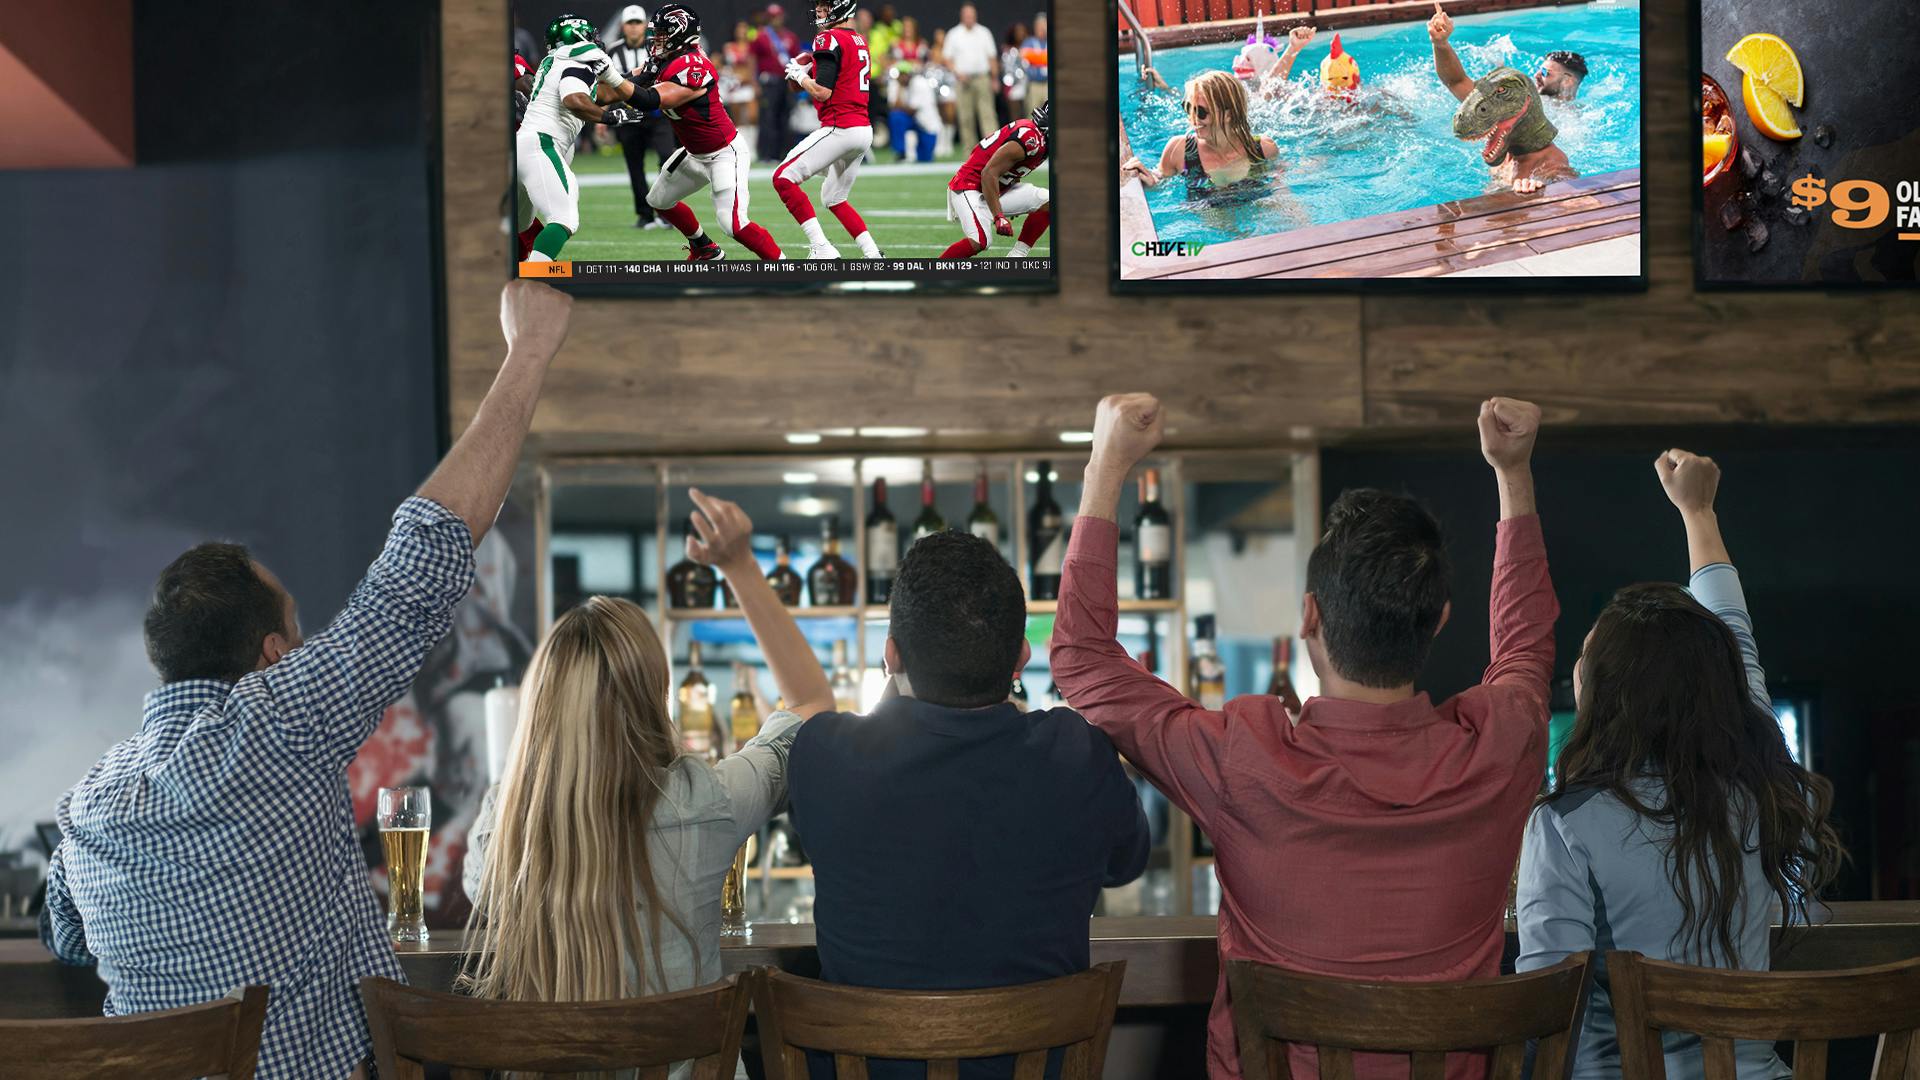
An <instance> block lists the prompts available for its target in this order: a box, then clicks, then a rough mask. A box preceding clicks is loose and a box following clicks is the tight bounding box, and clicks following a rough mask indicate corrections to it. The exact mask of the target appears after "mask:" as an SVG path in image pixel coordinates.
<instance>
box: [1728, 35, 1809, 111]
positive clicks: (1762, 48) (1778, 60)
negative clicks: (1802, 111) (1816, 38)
mask: <svg viewBox="0 0 1920 1080" xmlns="http://www.w3.org/2000/svg"><path fill="white" fill-rule="evenodd" d="M1727 63H1729V64H1732V65H1733V66H1734V67H1737V68H1739V69H1740V70H1741V71H1743V72H1745V73H1746V75H1747V77H1748V78H1750V79H1752V80H1753V81H1755V82H1757V83H1759V84H1760V85H1761V86H1764V87H1766V88H1767V89H1769V90H1771V91H1773V92H1774V93H1776V94H1779V95H1780V96H1781V97H1783V98H1785V99H1786V100H1787V104H1789V105H1792V106H1793V107H1794V108H1796V109H1797V108H1799V107H1800V106H1802V105H1804V104H1806V101H1807V99H1806V76H1805V75H1804V74H1803V73H1802V72H1801V71H1800V58H1799V57H1798V56H1796V55H1794V52H1793V46H1791V45H1788V44H1787V43H1786V42H1784V41H1782V40H1780V37H1779V35H1777V34H1748V35H1747V36H1746V37H1743V38H1741V39H1740V40H1739V41H1738V42H1736V43H1734V46H1733V48H1731V49H1728V50H1727Z"/></svg>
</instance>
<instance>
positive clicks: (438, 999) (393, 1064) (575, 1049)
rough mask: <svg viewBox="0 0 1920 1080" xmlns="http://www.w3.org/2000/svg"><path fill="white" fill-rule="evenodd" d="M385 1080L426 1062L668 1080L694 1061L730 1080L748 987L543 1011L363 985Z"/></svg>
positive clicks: (402, 1077) (459, 1072)
mask: <svg viewBox="0 0 1920 1080" xmlns="http://www.w3.org/2000/svg"><path fill="white" fill-rule="evenodd" d="M360 997H361V1000H363V1001H365V1002H366V1006H367V1027H368V1029H369V1031H370V1032H371V1033H372V1035H373V1056H374V1062H375V1063H376V1064H377V1065H379V1067H380V1076H381V1077H382V1080H423V1078H424V1077H425V1076H426V1069H425V1066H426V1064H427V1063H428V1062H433V1063H437V1064H440V1065H445V1066H448V1067H449V1069H450V1071H451V1072H452V1075H453V1077H454V1080H486V1076H487V1074H488V1072H490V1071H494V1070H513V1071H515V1072H523V1073H573V1072H585V1071H592V1070H614V1069H637V1070H638V1071H639V1077H640V1080H666V1077H667V1073H668V1070H669V1069H670V1067H671V1066H672V1065H673V1064H674V1063H675V1062H679V1061H689V1060H690V1061H693V1062H694V1067H693V1076H694V1080H732V1077H733V1073H734V1067H735V1065H736V1064H737V1063H738V1062H739V1060H740V1036H741V1033H742V1032H743V1031H744V1030H745V1029H746V1026H747V1005H748V1003H749V1001H750V1000H751V987H750V980H749V979H748V978H746V977H744V976H739V975H734V976H730V977H728V978H726V979H723V980H721V981H720V982H717V983H714V984H713V985H711V986H703V987H699V988H698V989H694V990H682V991H680V992H679V993H674V994H662V995H660V996H658V997H647V998H631V999H627V1000H623V1001H589V1002H565V1003H556V1004H549V1003H544V1002H525V1001H486V1000H480V999H477V998H471V997H466V996H464V995H461V994H441V993H436V992H434V991H432V990H417V989H415V988H413V987H411V986H406V985H403V984H401V983H397V982H394V981H392V980H391V979H380V978H365V979H361V980H360Z"/></svg>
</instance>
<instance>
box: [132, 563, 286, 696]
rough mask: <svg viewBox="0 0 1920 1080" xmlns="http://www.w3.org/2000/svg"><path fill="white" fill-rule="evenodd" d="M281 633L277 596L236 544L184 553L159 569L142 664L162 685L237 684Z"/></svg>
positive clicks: (281, 615) (282, 620) (281, 614)
mask: <svg viewBox="0 0 1920 1080" xmlns="http://www.w3.org/2000/svg"><path fill="white" fill-rule="evenodd" d="M286 631H287V625H286V611H285V609H284V607H283V606H282V600H281V595H280V593H278V592H277V591H275V590H274V588H273V587H272V586H271V585H268V584H267V583H266V581H265V580H264V579H262V578H261V577H260V573H259V571H258V570H256V569H254V565H253V556H252V555H250V554H249V553H248V552H247V549H246V548H245V547H243V546H241V545H239V544H221V543H206V544H200V545H198V546H196V547H192V548H189V549H188V550H187V552H186V554H184V555H182V556H180V557H179V558H177V559H175V560H173V562H171V563H169V564H168V565H167V568H166V569H165V570H162V571H160V580H159V581H158V582H157V583H155V584H154V587H153V606H152V607H149V608H148V609H147V619H146V636H147V659H149V660H151V661H153V667H154V670H155V671H158V672H159V673H160V681H162V682H179V681H180V680H181V679H224V680H225V681H227V682H235V681H237V680H238V679H239V678H240V676H242V675H245V674H246V673H247V672H249V671H252V670H253V669H254V666H255V665H256V663H257V662H258V661H259V659H260V642H261V641H262V640H263V639H264V638H265V637H266V636H267V635H268V634H283V633H286Z"/></svg>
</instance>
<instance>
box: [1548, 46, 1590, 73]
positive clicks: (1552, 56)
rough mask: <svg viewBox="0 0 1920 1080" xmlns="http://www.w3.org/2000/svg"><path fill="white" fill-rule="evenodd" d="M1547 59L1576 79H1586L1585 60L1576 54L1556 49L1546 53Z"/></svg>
mask: <svg viewBox="0 0 1920 1080" xmlns="http://www.w3.org/2000/svg"><path fill="white" fill-rule="evenodd" d="M1547 59H1549V60H1551V61H1553V62H1554V63H1556V64H1559V65H1560V66H1561V67H1563V68H1566V69H1567V70H1568V71H1571V72H1573V74H1574V76H1575V77H1576V78H1581V79H1584V78H1586V77H1587V59H1586V57H1584V56H1581V55H1580V54H1579V53H1577V52H1568V51H1567V50H1565V49H1558V50H1555V51H1553V52H1550V53H1548V54H1547Z"/></svg>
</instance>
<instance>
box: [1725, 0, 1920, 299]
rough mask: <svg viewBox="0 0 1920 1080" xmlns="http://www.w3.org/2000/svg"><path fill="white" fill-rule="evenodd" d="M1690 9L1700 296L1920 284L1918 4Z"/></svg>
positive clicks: (1760, 1) (1758, 3) (1744, 0)
mask: <svg viewBox="0 0 1920 1080" xmlns="http://www.w3.org/2000/svg"><path fill="white" fill-rule="evenodd" d="M1698 4H1699V7H1698V11H1699V18H1700V33H1699V36H1698V39H1697V40H1698V41H1699V43H1700V72H1699V82H1698V85H1699V87H1700V96H1699V98H1698V99H1696V102H1695V108H1697V109H1698V110H1699V111H1700V127H1701V131H1700V142H1701V150H1702V155H1701V182H1700V185H1699V186H1698V187H1696V188H1695V189H1694V190H1695V191H1697V192H1698V193H1699V194H1698V195H1696V196H1695V199H1696V202H1695V211H1696V213H1695V224H1696V243H1695V247H1694V252H1695V262H1694V267H1695V276H1696V278H1697V281H1698V283H1699V284H1700V285H1703V286H1738V287H1748V286H1771V285H1786V286H1793V285H1808V286H1818V287H1822V288H1825V287H1829V286H1835V285H1849V286H1851V285H1907V286H1911V285H1913V284H1914V283H1915V282H1916V281H1920V108H1915V106H1914V100H1915V99H1914V96H1913V94H1912V92H1911V90H1908V89H1904V88H1910V87H1912V86H1914V85H1916V82H1917V81H1920V50H1916V49H1915V48H1914V42H1915V41H1916V40H1920V3H1915V2H1914V0H1849V2H1848V3H1847V4H1846V5H1844V6H1843V7H1842V8H1841V9H1840V10H1839V11H1828V10H1826V9H1825V8H1821V7H1815V6H1809V5H1804V4H1794V3H1787V2H1786V0H1698Z"/></svg>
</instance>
